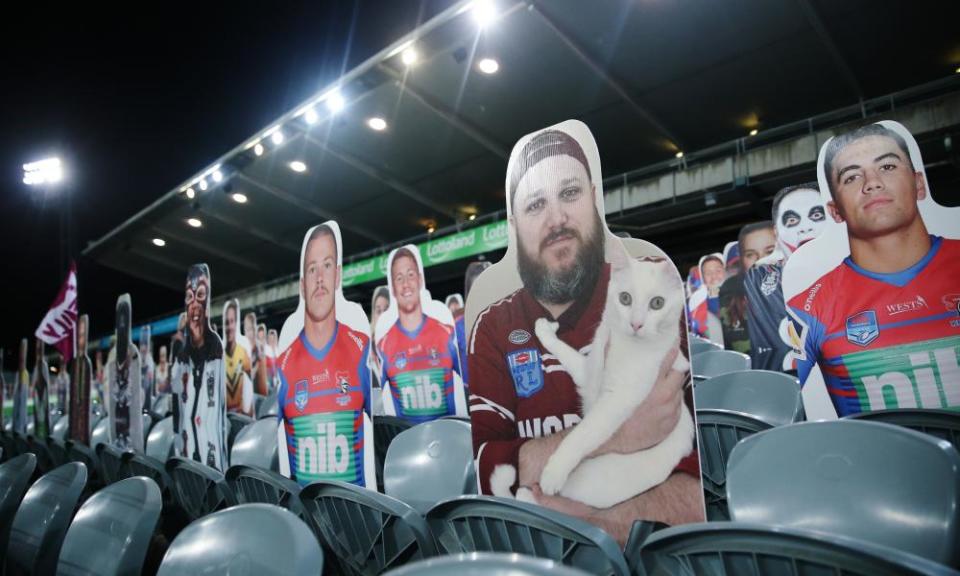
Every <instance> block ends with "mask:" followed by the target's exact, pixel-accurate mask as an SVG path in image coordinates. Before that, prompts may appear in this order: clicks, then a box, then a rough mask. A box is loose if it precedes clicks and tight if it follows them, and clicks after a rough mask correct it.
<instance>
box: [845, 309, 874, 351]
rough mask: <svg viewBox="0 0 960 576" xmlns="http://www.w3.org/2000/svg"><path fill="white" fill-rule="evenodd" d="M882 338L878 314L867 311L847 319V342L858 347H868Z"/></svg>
mask: <svg viewBox="0 0 960 576" xmlns="http://www.w3.org/2000/svg"><path fill="white" fill-rule="evenodd" d="M878 336H880V325H879V324H878V323H877V313H876V312H874V311H873V310H867V311H865V312H860V313H857V314H854V315H853V316H850V317H849V318H847V341H848V342H850V343H851V344H856V345H857V346H866V345H868V344H870V343H871V342H873V341H874V340H876V339H877V337H878Z"/></svg>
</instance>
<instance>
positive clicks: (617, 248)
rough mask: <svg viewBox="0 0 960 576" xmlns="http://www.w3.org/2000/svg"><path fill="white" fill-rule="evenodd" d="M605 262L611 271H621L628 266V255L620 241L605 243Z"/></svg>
mask: <svg viewBox="0 0 960 576" xmlns="http://www.w3.org/2000/svg"><path fill="white" fill-rule="evenodd" d="M607 261H608V262H610V268H611V269H613V270H623V269H625V268H626V267H627V266H628V265H629V264H630V255H629V254H627V248H626V246H624V245H623V242H621V241H620V239H619V238H618V239H616V241H611V242H607Z"/></svg>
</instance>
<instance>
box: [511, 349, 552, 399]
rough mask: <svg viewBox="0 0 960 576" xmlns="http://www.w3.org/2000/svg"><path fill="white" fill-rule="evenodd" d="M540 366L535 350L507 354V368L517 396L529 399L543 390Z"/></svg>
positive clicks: (538, 355) (538, 353) (537, 353)
mask: <svg viewBox="0 0 960 576" xmlns="http://www.w3.org/2000/svg"><path fill="white" fill-rule="evenodd" d="M540 364H541V359H540V351H539V350H537V349H536V348H526V349H524V350H517V351H516V352H511V353H509V354H507V367H508V368H510V376H511V377H513V386H514V388H516V390H517V396H519V397H521V398H529V397H531V396H533V395H534V394H536V393H537V392H539V391H540V390H541V389H542V388H543V368H541V365H540Z"/></svg>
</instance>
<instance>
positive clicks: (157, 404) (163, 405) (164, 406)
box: [151, 394, 173, 418]
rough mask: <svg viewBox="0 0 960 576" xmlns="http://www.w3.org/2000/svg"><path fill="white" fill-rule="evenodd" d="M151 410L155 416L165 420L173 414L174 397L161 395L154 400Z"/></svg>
mask: <svg viewBox="0 0 960 576" xmlns="http://www.w3.org/2000/svg"><path fill="white" fill-rule="evenodd" d="M151 409H152V410H153V412H154V413H155V414H158V415H160V416H162V417H164V418H166V417H167V416H170V415H171V414H172V413H173V396H172V395H171V394H161V395H159V396H157V397H156V398H154V400H153V406H151Z"/></svg>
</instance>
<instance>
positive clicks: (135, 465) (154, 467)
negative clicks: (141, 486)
mask: <svg viewBox="0 0 960 576" xmlns="http://www.w3.org/2000/svg"><path fill="white" fill-rule="evenodd" d="M135 476H144V477H146V478H149V479H151V480H153V482H154V483H155V484H156V485H157V488H159V489H160V495H161V497H162V499H163V504H164V505H169V504H170V503H171V502H172V501H173V500H172V494H171V490H172V487H173V481H172V480H171V479H170V475H169V474H167V469H166V467H165V466H164V463H163V461H161V460H157V459H156V458H151V457H149V456H147V455H145V454H140V453H139V452H125V453H124V454H123V466H121V468H120V477H118V478H117V480H118V481H119V480H122V479H124V478H132V477H135Z"/></svg>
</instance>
